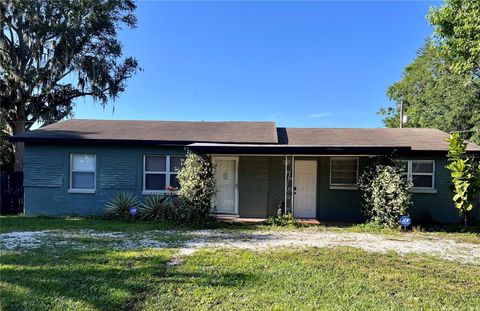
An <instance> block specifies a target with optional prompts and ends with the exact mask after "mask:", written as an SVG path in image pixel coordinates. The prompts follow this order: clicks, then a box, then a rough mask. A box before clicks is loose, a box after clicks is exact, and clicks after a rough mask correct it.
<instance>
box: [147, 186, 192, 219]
mask: <svg viewBox="0 0 480 311" xmlns="http://www.w3.org/2000/svg"><path fill="white" fill-rule="evenodd" d="M139 213H140V218H141V219H144V220H152V221H160V220H161V221H169V222H174V223H182V222H186V220H187V219H186V208H185V204H183V203H182V200H181V198H180V197H179V196H177V195H176V194H175V193H174V192H172V191H168V192H167V193H165V194H155V195H149V196H147V197H146V198H145V201H144V202H143V203H142V204H141V205H140V208H139Z"/></svg>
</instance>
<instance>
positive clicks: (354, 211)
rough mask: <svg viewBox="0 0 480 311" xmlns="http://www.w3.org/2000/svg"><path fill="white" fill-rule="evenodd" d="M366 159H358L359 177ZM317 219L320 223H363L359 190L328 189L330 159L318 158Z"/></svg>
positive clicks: (363, 217) (363, 215)
mask: <svg viewBox="0 0 480 311" xmlns="http://www.w3.org/2000/svg"><path fill="white" fill-rule="evenodd" d="M367 162H368V158H366V157H360V158H359V175H360V174H361V172H363V170H364V168H365V166H366V164H367ZM317 167H318V172H317V180H318V182H317V219H319V220H320V221H347V222H363V221H365V219H366V217H365V214H364V213H363V212H362V205H361V201H362V198H361V191H360V190H340V189H330V157H319V158H318V165H317Z"/></svg>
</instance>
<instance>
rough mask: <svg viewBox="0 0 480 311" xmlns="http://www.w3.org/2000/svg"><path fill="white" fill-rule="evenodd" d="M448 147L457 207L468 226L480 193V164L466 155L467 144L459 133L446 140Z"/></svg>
mask: <svg viewBox="0 0 480 311" xmlns="http://www.w3.org/2000/svg"><path fill="white" fill-rule="evenodd" d="M446 141H447V142H448V143H449V146H448V165H447V168H448V169H449V170H450V172H451V173H450V175H451V177H452V183H453V187H454V190H453V192H454V196H453V201H454V202H455V207H456V208H457V209H458V210H459V212H460V213H463V215H464V225H465V227H466V226H467V213H468V212H470V211H471V210H472V209H473V204H474V202H475V198H476V196H477V195H478V193H479V192H480V163H475V162H474V161H473V159H470V158H469V157H468V155H467V153H466V149H467V143H466V142H464V141H463V139H462V138H461V137H460V135H459V134H458V133H453V134H452V135H451V136H450V137H448V138H447V139H446Z"/></svg>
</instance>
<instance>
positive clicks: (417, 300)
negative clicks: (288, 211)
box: [145, 248, 480, 310]
mask: <svg viewBox="0 0 480 311" xmlns="http://www.w3.org/2000/svg"><path fill="white" fill-rule="evenodd" d="M165 279H166V281H165V286H162V287H159V288H158V291H157V292H156V293H155V294H154V295H151V296H150V297H149V298H148V299H147V301H146V303H145V309H146V310H166V309H168V310H172V309H175V310H186V309H195V310H212V309H217V310H218V309H220V310H235V309H244V310H254V309H259V310H264V309H267V310H292V309H297V310H305V309H308V310H315V309H321V310H369V309H375V310H379V309H380V310H406V309H412V310H419V309H427V310H440V309H442V310H469V309H472V308H474V307H473V306H479V305H480V273H479V271H478V266H469V265H458V264H456V263H452V262H447V261H442V260H438V259H434V258H429V257H425V256H418V255H410V256H405V257H400V256H398V255H396V254H393V253H392V254H386V255H380V254H371V253H366V252H364V251H360V250H356V249H350V248H338V249H314V248H312V249H307V250H281V251H275V252H262V253H255V252H250V251H242V250H235V251H232V250H217V251H201V252H198V253H195V254H194V255H193V256H191V257H188V258H187V260H186V261H185V262H184V264H183V265H181V266H179V267H178V268H176V269H175V270H173V271H169V272H168V274H167V275H166V277H165Z"/></svg>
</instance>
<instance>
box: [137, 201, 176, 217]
mask: <svg viewBox="0 0 480 311" xmlns="http://www.w3.org/2000/svg"><path fill="white" fill-rule="evenodd" d="M167 199H168V198H167V197H166V196H164V195H149V196H147V197H146V198H145V202H144V203H142V204H141V205H140V207H139V212H140V217H141V218H142V219H146V220H164V219H165V218H166V214H167V209H168V206H169V202H167V201H168V200H167Z"/></svg>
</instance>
